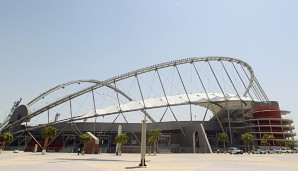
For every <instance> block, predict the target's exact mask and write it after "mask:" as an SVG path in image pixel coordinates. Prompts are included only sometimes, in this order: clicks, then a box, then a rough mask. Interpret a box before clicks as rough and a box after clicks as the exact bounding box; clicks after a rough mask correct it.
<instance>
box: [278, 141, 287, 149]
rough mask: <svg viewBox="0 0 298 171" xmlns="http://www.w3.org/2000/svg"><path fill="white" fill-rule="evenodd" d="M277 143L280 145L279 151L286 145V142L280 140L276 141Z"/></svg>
mask: <svg viewBox="0 0 298 171" xmlns="http://www.w3.org/2000/svg"><path fill="white" fill-rule="evenodd" d="M276 143H277V144H278V145H279V149H281V145H284V144H285V140H283V139H279V140H276Z"/></svg>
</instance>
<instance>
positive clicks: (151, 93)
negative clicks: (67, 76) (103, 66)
mask: <svg viewBox="0 0 298 171" xmlns="http://www.w3.org/2000/svg"><path fill="white" fill-rule="evenodd" d="M86 99H87V100H86ZM20 103H21V100H19V101H18V102H15V104H14V105H13V107H12V109H11V113H10V114H9V116H7V118H6V119H5V120H4V121H3V123H2V124H1V125H0V131H1V132H11V133H12V134H13V135H14V140H13V141H12V142H11V143H10V144H9V146H7V147H6V148H10V149H20V150H27V151H32V150H33V148H34V146H35V144H39V146H40V149H41V144H42V143H43V139H42V137H41V132H42V130H43V128H44V127H45V126H47V125H51V126H54V127H56V128H57V129H58V134H57V136H56V137H55V138H54V139H53V140H52V141H51V142H50V144H49V145H48V150H49V149H50V150H52V151H56V152H58V151H60V152H73V151H76V147H77V145H78V143H79V142H78V137H79V135H81V134H82V133H84V132H89V133H91V134H92V135H94V137H97V138H98V139H99V140H100V145H99V146H100V148H99V149H100V150H99V152H101V153H104V152H107V153H109V152H111V153H113V152H115V147H116V144H115V141H114V139H115V136H116V135H117V134H118V127H119V125H121V127H122V132H123V133H126V134H128V136H129V141H128V143H127V144H126V145H125V146H124V149H123V151H124V152H134V153H137V152H140V145H141V142H140V140H141V120H143V119H147V124H146V125H147V131H150V130H152V129H155V128H158V129H160V130H161V132H162V134H161V135H160V136H159V140H158V149H159V152H160V153H193V152H195V153H204V152H206V153H210V152H212V151H216V150H217V149H220V148H222V146H223V145H222V143H221V142H219V140H218V133H221V132H225V133H227V134H228V136H229V141H228V144H229V146H237V147H240V148H244V143H243V142H242V140H241V135H242V134H244V133H250V134H252V135H253V137H254V139H253V142H252V145H253V146H254V147H257V146H264V144H262V140H263V139H262V137H263V135H264V134H270V135H273V139H271V140H270V141H269V143H268V144H266V145H267V146H279V145H280V144H278V142H279V140H283V141H285V142H289V141H295V140H294V136H295V135H296V133H295V132H293V130H294V129H295V127H294V126H293V120H292V119H289V118H285V117H284V116H285V115H287V114H289V113H290V112H289V111H286V110H281V109H280V108H279V104H278V102H276V101H271V100H269V98H268V97H267V95H266V93H265V91H264V90H263V88H262V87H261V85H260V83H259V82H258V80H257V79H256V77H255V75H254V72H253V70H252V68H251V66H250V65H248V64H247V63H245V62H243V61H241V60H239V59H235V58H227V57H203V58H196V57H195V58H187V59H182V60H175V61H171V62H166V63H162V64H158V65H153V66H150V67H145V68H142V69H139V70H135V71H132V72H129V73H126V74H122V75H119V76H116V77H113V78H110V79H107V80H105V81H97V80H78V81H72V82H67V83H64V84H61V85H58V86H56V87H54V88H52V89H49V90H48V91H46V92H44V93H42V94H41V95H39V96H37V97H36V98H35V99H33V100H32V101H30V102H29V103H27V104H20ZM181 116H183V117H181ZM197 116H198V118H199V116H200V117H201V118H202V119H197ZM208 116H209V118H208ZM187 117H189V119H185V118H187ZM106 118H110V120H109V119H106ZM120 118H121V119H122V120H121V121H120V122H119V119H120ZM169 118H172V120H171V119H169ZM180 118H182V119H180ZM90 120H92V121H90ZM147 138H148V137H147ZM149 149H150V147H149V146H148V147H147V151H149ZM91 151H92V150H91ZM91 153H97V151H96V152H94V150H93V151H92V152H91Z"/></svg>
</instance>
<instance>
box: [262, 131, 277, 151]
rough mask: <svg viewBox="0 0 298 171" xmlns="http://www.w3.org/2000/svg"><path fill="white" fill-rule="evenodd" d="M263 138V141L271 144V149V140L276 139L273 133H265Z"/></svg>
mask: <svg viewBox="0 0 298 171" xmlns="http://www.w3.org/2000/svg"><path fill="white" fill-rule="evenodd" d="M262 138H263V140H262V141H263V143H264V144H269V149H271V144H270V142H269V140H272V139H274V136H273V135H272V134H264V135H263V137H262Z"/></svg>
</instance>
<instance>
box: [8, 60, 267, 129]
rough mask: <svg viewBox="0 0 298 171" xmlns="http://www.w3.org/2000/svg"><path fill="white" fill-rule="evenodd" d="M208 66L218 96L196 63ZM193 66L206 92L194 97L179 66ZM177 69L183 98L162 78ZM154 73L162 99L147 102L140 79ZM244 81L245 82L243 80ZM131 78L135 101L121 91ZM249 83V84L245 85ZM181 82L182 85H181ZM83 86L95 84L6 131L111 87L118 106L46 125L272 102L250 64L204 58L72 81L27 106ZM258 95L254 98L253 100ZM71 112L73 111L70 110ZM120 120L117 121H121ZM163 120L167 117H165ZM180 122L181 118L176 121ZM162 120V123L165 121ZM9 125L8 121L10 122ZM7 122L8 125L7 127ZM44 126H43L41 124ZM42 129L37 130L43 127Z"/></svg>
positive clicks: (42, 107)
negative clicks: (217, 67)
mask: <svg viewBox="0 0 298 171" xmlns="http://www.w3.org/2000/svg"><path fill="white" fill-rule="evenodd" d="M202 62H205V63H206V64H207V66H208V68H209V71H210V72H211V75H212V76H213V79H214V80H215V81H214V82H215V83H216V84H217V86H218V89H217V90H218V92H208V87H207V85H206V83H204V81H203V80H202V74H201V73H200V71H199V70H198V68H197V66H196V63H202ZM211 62H217V63H219V64H220V66H221V67H222V68H221V69H222V71H223V73H224V75H225V77H226V79H227V82H229V84H230V87H231V89H233V90H234V92H233V94H229V93H226V92H225V90H224V88H223V87H222V86H223V85H221V84H220V81H219V80H220V75H218V73H216V71H215V69H214V67H212V64H211ZM226 63H230V66H232V68H234V73H235V75H236V76H238V79H239V82H240V83H241V84H242V86H243V88H244V89H243V90H242V92H240V90H239V89H237V88H236V86H235V83H234V81H233V78H231V77H232V76H231V74H229V71H228V69H227V67H226ZM186 64H189V65H190V66H191V67H192V68H193V71H194V73H195V75H196V76H197V80H198V82H199V85H200V86H201V87H202V90H203V92H201V93H198V92H196V93H191V92H190V91H189V90H188V89H187V86H186V81H185V79H183V78H182V74H181V71H180V69H179V67H178V66H182V65H186ZM235 64H238V68H237V67H236V65H235ZM170 67H173V68H174V72H176V73H177V75H178V78H179V79H180V84H181V85H180V86H181V87H183V88H182V91H181V92H179V94H178V95H177V94H169V93H168V92H167V90H166V88H165V85H164V80H163V79H162V77H161V74H160V71H161V70H162V69H166V68H170ZM239 68H240V70H242V73H243V74H242V75H241V74H240V70H239ZM150 72H155V73H156V75H157V78H158V79H157V82H158V83H159V85H160V87H161V90H162V91H161V96H160V97H157V98H153V97H150V98H145V97H144V94H143V92H142V86H141V85H140V78H139V76H141V75H143V74H146V73H150ZM242 77H243V78H242ZM129 78H134V79H135V81H136V82H137V85H138V86H137V88H136V90H135V91H137V92H139V95H140V97H141V98H139V99H134V98H133V97H131V96H130V95H129V94H128V93H126V92H125V91H124V90H121V88H120V87H119V86H118V82H120V81H122V80H126V79H129ZM245 80H246V81H245ZM178 82H179V81H178ZM81 83H88V84H92V85H91V86H87V87H85V88H83V89H80V90H78V91H75V92H70V93H69V94H67V95H66V96H63V97H60V98H58V99H56V100H54V101H53V102H51V103H47V104H45V105H43V106H41V107H40V108H38V109H36V110H34V111H32V112H31V113H30V114H29V115H28V116H26V117H23V118H21V119H19V120H18V121H16V122H14V123H10V124H6V125H5V127H3V128H4V129H8V128H13V127H14V126H16V125H19V124H21V123H23V122H26V121H29V120H30V119H31V118H34V117H36V116H38V115H40V114H42V113H45V112H47V111H49V110H51V109H52V108H54V107H56V106H59V105H62V104H65V103H66V102H70V108H71V105H72V104H71V102H72V100H73V99H75V98H78V97H80V96H82V95H85V94H87V93H90V92H91V94H92V96H93V101H94V91H95V90H97V89H100V88H103V87H107V88H109V89H111V90H113V91H115V92H116V95H117V100H116V103H115V104H113V105H110V106H107V107H105V108H96V107H97V106H96V105H95V102H94V105H93V109H90V111H89V112H87V113H82V115H79V116H70V117H69V118H64V119H62V120H55V121H53V122H50V121H49V120H48V122H47V123H45V124H57V123H61V122H69V121H76V120H84V119H88V118H94V117H95V118H96V117H99V116H102V117H103V116H106V115H115V114H116V115H118V116H119V115H120V114H123V113H125V112H132V111H142V112H143V113H144V114H145V115H146V116H147V117H148V118H149V119H150V120H151V122H155V119H154V118H153V117H151V115H150V113H148V112H147V110H148V109H154V108H166V110H168V109H169V110H170V111H171V113H172V114H173V116H174V117H175V115H174V112H173V111H172V109H171V107H172V106H180V105H190V110H191V105H199V106H203V107H206V108H207V109H209V110H210V111H212V112H213V113H214V114H216V113H218V112H220V111H221V109H222V108H223V107H224V106H226V105H227V104H228V103H229V105H233V103H238V102H240V103H246V102H251V101H254V100H257V101H269V99H268V97H267V96H266V94H265V92H264V90H263V89H262V87H261V86H260V84H259V82H258V80H257V79H256V77H255V76H254V72H253V69H252V67H251V66H250V65H248V64H247V63H246V62H243V61H241V60H239V59H235V58H228V57H203V58H197V57H194V58H187V59H181V60H174V61H170V62H166V63H161V64H157V65H153V66H149V67H145V68H142V69H138V70H135V71H132V72H128V73H126V74H122V75H118V76H116V77H113V78H110V79H107V80H105V81H98V80H77V81H71V82H67V83H64V84H61V85H58V86H56V87H54V88H52V89H50V90H48V91H46V92H44V93H42V94H41V95H39V96H38V97H36V98H35V99H33V100H32V101H30V102H29V103H28V104H27V106H28V107H29V108H31V107H32V106H34V105H35V104H36V103H38V102H39V101H41V100H42V99H44V98H45V97H47V96H49V95H51V94H52V93H54V92H56V91H58V90H61V89H64V88H65V87H67V86H73V85H76V84H81ZM253 94H254V96H253ZM119 96H122V97H124V98H126V99H127V100H128V101H127V102H126V103H122V102H121V101H120V100H119V99H120V98H119ZM70 110H71V109H70ZM118 116H117V117H118ZM162 117H163V116H162ZM175 119H176V120H177V118H176V117H175ZM190 119H191V120H192V116H190ZM161 120H162V119H161ZM161 120H160V121H161ZM6 121H7V120H6ZM5 123H6V122H4V124H5ZM41 125H42V124H41ZM41 125H39V126H37V127H40V126H41Z"/></svg>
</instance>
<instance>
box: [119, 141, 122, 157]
mask: <svg viewBox="0 0 298 171" xmlns="http://www.w3.org/2000/svg"><path fill="white" fill-rule="evenodd" d="M121 148H122V144H121V143H119V156H121Z"/></svg>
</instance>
